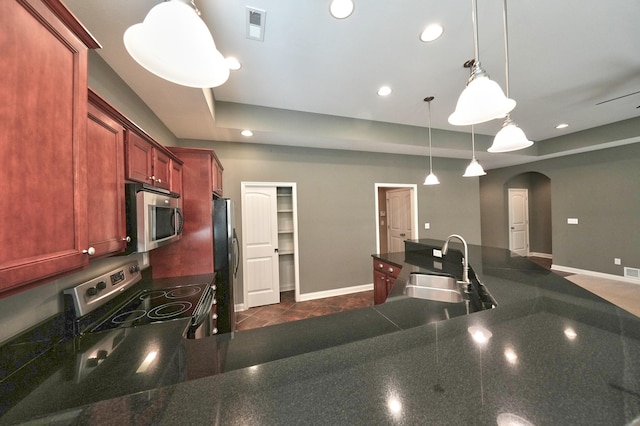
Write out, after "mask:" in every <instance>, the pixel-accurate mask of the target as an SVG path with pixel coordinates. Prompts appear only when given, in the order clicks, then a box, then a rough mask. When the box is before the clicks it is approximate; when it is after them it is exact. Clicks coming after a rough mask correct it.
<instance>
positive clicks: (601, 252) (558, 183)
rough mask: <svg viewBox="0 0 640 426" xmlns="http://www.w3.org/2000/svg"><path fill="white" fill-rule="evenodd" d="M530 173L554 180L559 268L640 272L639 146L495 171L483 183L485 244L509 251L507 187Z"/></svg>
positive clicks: (554, 234) (553, 230)
mask: <svg viewBox="0 0 640 426" xmlns="http://www.w3.org/2000/svg"><path fill="white" fill-rule="evenodd" d="M527 172H539V173H542V174H544V175H545V176H547V177H549V178H550V183H551V185H550V188H551V238H552V254H553V263H554V264H555V265H560V266H566V267H572V268H578V269H584V270H589V271H595V272H602V273H607V274H614V275H623V267H624V266H630V267H636V268H637V267H640V232H638V229H640V143H635V144H631V145H625V146H621V147H615V148H608V149H604V150H599V151H595V152H588V153H582V154H575V155H571V156H566V157H559V158H554V159H549V160H544V161H538V162H534V163H529V164H526V165H521V166H513V167H505V168H500V169H494V170H490V171H489V172H488V174H487V175H486V176H483V177H482V178H481V179H480V199H481V202H480V204H481V205H480V209H481V223H482V241H483V244H485V245H488V246H496V247H505V248H506V247H508V241H509V240H508V235H507V229H506V228H507V225H506V224H507V220H508V218H507V216H506V209H505V206H506V203H507V198H506V190H505V187H506V185H507V183H508V182H509V181H510V180H511V179H512V178H513V177H514V176H517V175H519V174H521V173H527ZM567 218H578V221H579V223H578V225H568V224H567ZM614 257H617V258H620V259H622V265H621V266H617V265H614V262H613V259H614Z"/></svg>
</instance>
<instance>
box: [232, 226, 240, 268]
mask: <svg viewBox="0 0 640 426" xmlns="http://www.w3.org/2000/svg"><path fill="white" fill-rule="evenodd" d="M233 244H234V246H235V247H234V249H235V250H234V251H235V253H234V254H235V255H234V262H235V265H234V268H233V277H234V278H235V277H237V276H238V266H240V242H239V241H238V235H237V234H236V229H235V228H233Z"/></svg>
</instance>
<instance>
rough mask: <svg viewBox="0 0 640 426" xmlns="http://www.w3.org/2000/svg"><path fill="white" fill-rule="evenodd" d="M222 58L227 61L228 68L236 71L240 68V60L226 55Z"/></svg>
mask: <svg viewBox="0 0 640 426" xmlns="http://www.w3.org/2000/svg"><path fill="white" fill-rule="evenodd" d="M224 60H225V62H226V63H227V66H228V67H229V69H230V70H233V71H237V70H239V69H240V68H242V65H241V64H240V61H238V60H237V59H236V58H234V57H233V56H229V57H226V58H224Z"/></svg>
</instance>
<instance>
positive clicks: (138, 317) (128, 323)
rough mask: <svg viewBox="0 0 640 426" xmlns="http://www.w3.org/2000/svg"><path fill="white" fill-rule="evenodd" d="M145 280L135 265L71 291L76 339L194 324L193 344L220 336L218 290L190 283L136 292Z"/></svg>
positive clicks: (68, 300)
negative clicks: (157, 325) (183, 322)
mask: <svg viewBox="0 0 640 426" xmlns="http://www.w3.org/2000/svg"><path fill="white" fill-rule="evenodd" d="M141 279H142V274H141V272H140V268H139V266H138V263H137V262H135V261H132V262H130V263H127V264H125V265H123V266H120V267H118V268H116V269H114V270H111V271H108V272H106V273H104V274H102V275H100V276H98V277H95V278H93V279H91V280H88V281H85V282H83V283H80V284H78V285H76V286H75V287H72V288H70V289H67V290H65V292H64V294H65V311H66V313H67V321H68V323H69V324H70V325H71V329H72V330H73V334H74V335H75V336H79V335H84V334H86V333H94V332H100V331H106V330H113V329H116V328H126V327H138V326H143V325H147V324H153V323H158V322H164V321H170V320H176V319H183V318H190V325H189V328H188V330H187V332H186V334H187V337H188V338H195V337H202V336H204V335H210V334H215V333H216V332H217V330H216V329H215V328H214V327H213V326H212V324H213V320H214V319H215V312H214V311H212V307H214V306H215V304H216V299H215V285H212V284H211V283H209V282H196V283H188V284H184V285H180V286H176V287H168V288H161V289H155V288H154V289H142V290H138V291H133V290H132V289H133V288H134V286H135V284H136V283H138V282H139V281H140V280H141Z"/></svg>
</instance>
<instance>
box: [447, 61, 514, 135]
mask: <svg viewBox="0 0 640 426" xmlns="http://www.w3.org/2000/svg"><path fill="white" fill-rule="evenodd" d="M515 107H516V101H514V100H513V99H509V98H507V97H506V96H505V95H504V93H503V92H502V89H501V88H500V86H499V85H498V83H496V82H495V81H493V80H491V79H490V78H489V76H488V75H487V73H486V71H485V70H484V69H482V67H481V66H480V64H479V63H478V62H476V63H475V64H474V71H473V74H472V75H471V78H470V79H469V82H468V83H467V87H465V89H464V90H463V91H462V93H461V94H460V97H459V98H458V103H457V104H456V110H455V111H454V112H453V114H451V115H450V116H449V123H450V124H453V125H454V126H469V125H471V124H478V123H484V122H485V121H490V120H494V119H496V118H502V117H504V116H506V115H507V113H509V111H511V110H512V109H514V108H515Z"/></svg>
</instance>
